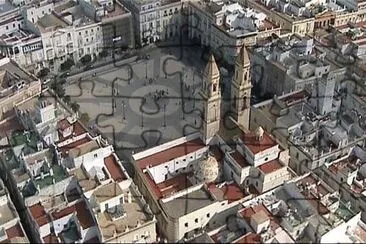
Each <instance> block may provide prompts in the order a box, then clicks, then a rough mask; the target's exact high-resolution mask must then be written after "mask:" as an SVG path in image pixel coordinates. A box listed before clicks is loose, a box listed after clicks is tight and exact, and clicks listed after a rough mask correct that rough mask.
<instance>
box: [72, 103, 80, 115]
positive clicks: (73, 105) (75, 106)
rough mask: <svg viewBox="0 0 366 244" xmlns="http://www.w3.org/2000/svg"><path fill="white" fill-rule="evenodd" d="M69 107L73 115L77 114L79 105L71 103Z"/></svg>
mask: <svg viewBox="0 0 366 244" xmlns="http://www.w3.org/2000/svg"><path fill="white" fill-rule="evenodd" d="M70 107H71V109H72V111H74V112H75V113H76V112H79V109H80V105H79V104H78V103H77V102H73V103H71V105H70Z"/></svg>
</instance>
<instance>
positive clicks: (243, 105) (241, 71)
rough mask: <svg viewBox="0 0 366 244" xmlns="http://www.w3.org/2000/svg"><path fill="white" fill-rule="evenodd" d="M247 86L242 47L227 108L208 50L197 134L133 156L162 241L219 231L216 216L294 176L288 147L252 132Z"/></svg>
mask: <svg viewBox="0 0 366 244" xmlns="http://www.w3.org/2000/svg"><path fill="white" fill-rule="evenodd" d="M251 88H252V85H251V77H250V60H249V55H248V51H247V49H246V48H245V47H244V46H243V47H242V48H241V50H240V53H239V55H238V57H237V58H236V62H235V74H234V76H233V78H232V82H231V101H230V104H227V103H226V104H225V105H226V106H225V109H224V108H223V105H224V104H223V103H224V102H223V100H222V96H221V91H220V71H219V68H218V66H217V64H216V61H215V58H214V56H213V55H211V57H210V58H209V61H208V63H207V65H206V67H205V69H204V73H203V84H202V88H201V90H200V92H199V96H200V98H201V102H202V103H203V104H202V105H203V109H202V114H201V116H202V124H201V129H200V131H199V132H197V133H193V134H190V135H188V136H185V137H182V138H178V139H176V140H173V141H169V142H167V143H164V144H162V145H159V146H156V147H153V148H150V149H147V150H145V151H142V152H139V153H136V154H134V155H133V156H132V157H133V162H132V163H133V165H134V168H135V176H134V181H135V182H136V184H137V185H138V188H139V189H140V191H141V194H142V195H143V196H144V198H145V199H146V201H147V202H148V204H149V205H150V206H151V209H152V211H153V212H154V214H155V215H156V218H157V219H158V223H159V226H158V232H159V233H160V235H161V236H164V238H165V240H166V241H169V242H176V241H182V240H183V241H189V240H190V239H192V238H194V237H195V236H197V235H198V234H199V233H202V231H205V230H207V229H215V228H218V226H215V225H216V222H217V221H216V220H217V218H225V213H226V212H228V211H229V210H230V209H232V208H235V207H237V206H240V205H241V204H242V203H244V202H246V201H248V200H250V199H252V198H254V197H256V196H258V195H261V194H262V193H265V192H267V191H269V190H271V189H274V188H275V187H277V186H279V185H281V184H283V183H284V182H285V181H287V180H289V179H291V178H292V177H293V176H294V174H293V173H292V172H291V171H290V170H289V169H288V160H289V157H288V150H285V149H284V148H281V146H280V145H279V144H278V143H277V142H276V141H275V140H274V138H272V136H271V135H270V134H269V133H268V132H266V131H264V130H263V128H262V127H258V128H256V130H255V131H250V130H249V121H250V120H249V118H250V97H251ZM228 105H229V106H228ZM223 111H224V112H223ZM226 217H227V216H226Z"/></svg>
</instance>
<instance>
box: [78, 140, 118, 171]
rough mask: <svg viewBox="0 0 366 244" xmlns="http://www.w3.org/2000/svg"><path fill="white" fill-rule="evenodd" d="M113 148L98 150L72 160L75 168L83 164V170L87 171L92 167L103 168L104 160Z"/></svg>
mask: <svg viewBox="0 0 366 244" xmlns="http://www.w3.org/2000/svg"><path fill="white" fill-rule="evenodd" d="M112 152H113V146H108V147H102V148H98V149H96V150H94V151H92V152H89V153H86V154H84V155H82V156H79V157H77V158H74V163H75V168H79V167H80V166H81V164H84V168H85V169H86V170H87V171H89V170H90V169H91V168H92V167H93V166H96V167H104V158H106V157H108V156H109V155H111V153H112Z"/></svg>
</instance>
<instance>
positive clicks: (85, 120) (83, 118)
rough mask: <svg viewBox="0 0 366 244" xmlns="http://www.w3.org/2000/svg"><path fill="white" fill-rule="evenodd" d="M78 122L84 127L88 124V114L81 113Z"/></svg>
mask: <svg viewBox="0 0 366 244" xmlns="http://www.w3.org/2000/svg"><path fill="white" fill-rule="evenodd" d="M80 121H81V123H83V124H84V125H86V124H88V123H89V121H90V117H89V114H88V113H82V114H81V115H80Z"/></svg>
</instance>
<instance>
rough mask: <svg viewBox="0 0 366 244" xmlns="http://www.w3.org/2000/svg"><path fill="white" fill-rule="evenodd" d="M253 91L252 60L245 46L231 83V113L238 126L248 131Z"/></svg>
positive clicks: (237, 60)
mask: <svg viewBox="0 0 366 244" xmlns="http://www.w3.org/2000/svg"><path fill="white" fill-rule="evenodd" d="M251 90H252V84H251V77H250V60H249V55H248V51H247V49H246V48H245V46H244V45H243V46H242V48H241V49H240V53H239V55H238V56H237V58H236V61H235V75H234V77H233V80H232V83H231V111H232V112H233V114H234V119H235V120H236V121H237V122H238V124H239V125H242V126H243V127H244V128H245V129H248V130H249V119H250V118H249V116H250V97H251Z"/></svg>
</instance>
